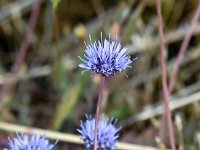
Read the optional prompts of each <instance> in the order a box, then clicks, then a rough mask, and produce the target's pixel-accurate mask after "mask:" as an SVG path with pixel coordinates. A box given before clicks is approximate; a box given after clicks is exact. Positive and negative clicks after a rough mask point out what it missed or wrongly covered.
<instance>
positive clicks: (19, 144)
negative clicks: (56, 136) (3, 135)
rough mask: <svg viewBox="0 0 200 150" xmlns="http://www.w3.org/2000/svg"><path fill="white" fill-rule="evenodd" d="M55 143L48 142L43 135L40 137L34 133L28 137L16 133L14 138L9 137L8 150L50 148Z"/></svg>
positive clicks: (49, 149)
mask: <svg viewBox="0 0 200 150" xmlns="http://www.w3.org/2000/svg"><path fill="white" fill-rule="evenodd" d="M56 143H57V142H56ZM56 143H55V144H56ZM55 144H50V143H49V140H48V139H46V138H45V136H43V137H40V136H39V135H35V134H33V135H31V136H30V137H29V136H27V135H25V134H20V135H19V134H17V137H16V138H13V139H10V138H9V150H52V149H53V148H54V146H55ZM4 150H7V149H4Z"/></svg>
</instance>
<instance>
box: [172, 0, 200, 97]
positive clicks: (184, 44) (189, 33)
mask: <svg viewBox="0 0 200 150" xmlns="http://www.w3.org/2000/svg"><path fill="white" fill-rule="evenodd" d="M199 17H200V3H199V5H198V8H197V10H196V12H195V15H194V17H193V19H192V22H191V25H190V27H189V29H188V30H187V32H186V34H185V37H184V40H183V42H182V44H181V48H180V50H179V53H178V57H177V59H176V62H175V65H174V67H173V70H172V74H171V76H170V83H169V91H170V93H171V92H172V91H173V88H174V84H175V81H176V76H177V73H178V71H179V68H180V65H181V63H182V61H183V58H184V55H185V52H186V50H187V47H188V44H189V42H190V39H191V37H192V34H193V32H194V29H195V28H196V26H197V23H198V20H199Z"/></svg>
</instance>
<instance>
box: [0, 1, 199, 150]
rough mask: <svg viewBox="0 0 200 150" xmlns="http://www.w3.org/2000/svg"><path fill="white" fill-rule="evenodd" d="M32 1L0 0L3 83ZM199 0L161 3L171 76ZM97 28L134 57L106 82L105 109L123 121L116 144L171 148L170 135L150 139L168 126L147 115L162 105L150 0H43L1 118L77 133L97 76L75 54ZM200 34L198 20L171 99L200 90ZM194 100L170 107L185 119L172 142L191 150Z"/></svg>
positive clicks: (90, 107)
mask: <svg viewBox="0 0 200 150" xmlns="http://www.w3.org/2000/svg"><path fill="white" fill-rule="evenodd" d="M25 1H26V2H25ZM33 2H34V1H33V0H24V1H17V0H1V1H0V7H1V9H0V86H1V87H2V83H3V82H4V81H5V80H6V77H8V76H9V75H10V71H11V68H12V66H13V64H14V62H15V59H16V56H17V54H18V53H19V48H20V45H21V43H22V41H23V37H24V35H25V34H26V32H27V28H28V22H29V18H30V15H31V8H32V5H33ZM22 3H23V4H24V5H22ZM198 3H199V1H198V0H190V1H188V0H176V1H175V0H167V1H162V10H163V12H162V13H163V21H164V31H165V37H166V38H165V40H166V41H165V43H166V53H165V57H166V63H167V65H168V75H169V76H170V74H171V70H172V66H173V65H174V62H175V60H176V56H177V54H178V51H179V48H180V45H181V42H182V40H183V38H184V35H185V32H186V31H187V29H188V26H189V24H190V21H191V18H192V16H193V15H194V12H195V10H196V8H197V6H198ZM25 4H26V5H25ZM8 8H9V9H8ZM100 32H103V36H104V37H108V33H111V34H112V36H113V38H114V39H115V37H116V34H117V36H118V40H119V41H120V42H122V46H126V47H128V49H129V52H130V57H131V59H132V58H135V57H136V56H137V57H138V60H137V61H135V62H134V63H133V65H132V68H129V69H127V70H126V72H125V73H122V74H119V75H117V76H116V77H112V78H108V79H107V80H106V87H105V89H104V92H103V104H102V106H103V108H102V112H103V113H105V115H107V116H109V117H111V116H114V117H116V118H119V119H120V120H119V125H123V129H122V132H121V136H120V141H125V142H130V143H137V144H142V145H154V146H157V147H159V146H161V145H162V146H163V145H164V147H169V141H168V137H167V133H165V134H164V135H163V137H160V141H159V140H158V139H157V140H156V139H155V138H156V137H159V131H160V128H162V129H164V130H165V131H168V129H167V128H166V127H165V126H164V125H165V123H166V122H165V121H164V123H163V122H162V117H161V116H159V115H158V116H156V117H151V115H152V113H151V111H153V110H155V109H156V106H160V105H161V104H162V90H161V80H160V70H159V61H158V60H159V52H158V44H159V40H158V31H157V21H156V9H155V1H154V0H142V1H140V0H133V1H131V0H126V1H122V0H111V1H107V0H91V1H82V0H76V1H74V0H51V1H47V0H46V1H45V0H43V1H42V5H41V9H40V12H39V18H38V19H37V23H36V28H35V30H34V32H33V33H32V35H31V41H30V47H29V48H28V49H27V54H26V56H25V61H24V62H23V65H22V66H21V67H20V70H18V73H16V74H15V76H16V79H15V80H14V81H13V84H12V88H11V89H10V90H9V91H7V94H6V96H5V97H4V98H3V99H2V100H1V102H0V120H1V121H8V122H12V123H16V124H23V125H26V126H34V127H39V128H46V129H52V130H60V131H63V132H64V131H65V132H70V133H77V132H76V129H77V127H78V126H79V123H80V120H82V119H84V115H85V114H86V113H91V114H94V112H95V109H96V105H95V104H96V101H97V97H98V90H99V89H98V87H99V80H100V78H99V76H90V75H89V73H85V74H84V75H82V74H81V71H82V69H80V68H79V67H78V64H79V63H80V61H79V59H78V57H77V56H81V55H83V51H84V49H85V45H84V41H86V42H88V43H90V40H89V37H88V34H91V37H92V42H93V41H95V40H98V39H99V38H100ZM199 35H200V25H199V24H198V27H197V28H196V30H195V33H194V35H193V37H192V40H191V42H190V44H189V47H188V50H187V53H186V56H185V57H184V60H183V64H182V66H181V69H180V72H179V73H178V78H177V80H176V85H175V89H174V91H173V93H172V99H174V98H176V100H177V103H180V104H182V103H183V102H182V100H184V98H187V97H190V96H191V95H193V94H195V93H198V91H199V90H200V82H199V80H200V67H199V65H200V47H199V44H198V43H199V41H200V36H199ZM125 74H127V75H128V78H126V75H125ZM199 105H200V104H199V102H198V101H196V102H193V101H189V102H188V104H187V105H184V106H180V107H178V108H177V109H176V110H174V111H173V116H174V117H175V116H176V115H177V114H179V116H180V118H181V122H182V130H181V131H180V132H179V130H178V127H177V126H176V123H175V121H174V126H175V131H176V139H177V141H176V142H177V147H180V145H181V144H180V143H181V142H180V141H181V139H183V143H184V147H185V149H189V150H193V149H194V150H195V149H197V147H198V145H200V139H199V138H198V136H197V135H198V134H199V130H200V120H199V118H200V112H199ZM146 110H151V111H150V112H148V113H146ZM141 114H144V115H145V117H146V119H142V117H144V116H142V115H141ZM141 116H142V117H141ZM0 133H2V135H3V136H1V135H0V148H1V146H2V147H3V146H4V145H6V142H7V137H6V136H7V135H5V134H3V132H0ZM180 133H181V134H180ZM6 134H9V133H6ZM181 136H183V137H181ZM1 141H4V142H1ZM155 141H157V142H155ZM60 147H61V149H74V148H75V149H82V148H81V147H78V146H76V145H70V144H68V143H60Z"/></svg>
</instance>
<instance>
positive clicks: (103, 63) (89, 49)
mask: <svg viewBox="0 0 200 150" xmlns="http://www.w3.org/2000/svg"><path fill="white" fill-rule="evenodd" d="M89 37H90V36H89ZM90 42H91V37H90ZM85 46H86V50H85V54H84V57H85V59H83V58H81V57H80V56H79V59H80V60H81V61H82V63H81V64H79V67H81V68H84V69H85V70H84V71H91V72H92V73H98V74H101V75H103V76H107V77H108V76H112V75H115V74H116V73H118V72H121V71H124V70H125V69H126V68H127V67H130V66H129V65H130V64H131V63H132V61H131V60H130V58H129V55H128V53H127V48H125V47H124V48H122V47H121V44H120V43H119V42H117V40H116V41H113V40H111V38H110V34H109V39H108V40H107V39H105V40H104V42H103V40H102V34H101V41H97V42H96V41H95V42H94V43H93V44H92V42H91V44H87V43H86V42H85ZM84 71H83V72H84ZM83 72H82V73H83Z"/></svg>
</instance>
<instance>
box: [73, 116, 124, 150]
mask: <svg viewBox="0 0 200 150" xmlns="http://www.w3.org/2000/svg"><path fill="white" fill-rule="evenodd" d="M116 123H117V120H116V119H114V118H111V119H105V118H104V116H103V115H102V117H101V119H100V120H99V124H98V130H97V147H98V149H104V150H112V149H114V146H115V144H116V143H117V140H118V138H119V130H120V129H121V128H117V127H116ZM94 130H95V118H93V117H92V116H91V115H86V121H85V122H83V121H81V124H80V129H77V131H78V132H79V133H80V134H81V138H82V140H83V142H84V145H85V146H86V148H92V146H93V145H94Z"/></svg>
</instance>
